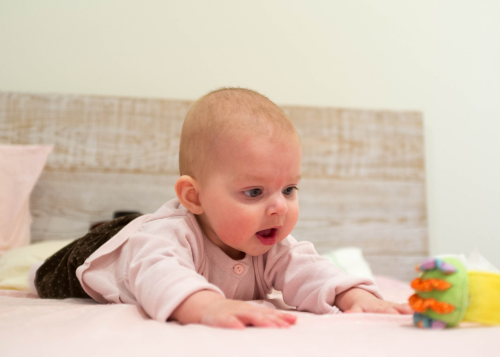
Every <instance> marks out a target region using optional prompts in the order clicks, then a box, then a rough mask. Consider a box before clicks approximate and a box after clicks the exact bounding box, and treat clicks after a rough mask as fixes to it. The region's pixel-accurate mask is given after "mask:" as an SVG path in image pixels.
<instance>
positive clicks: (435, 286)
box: [411, 278, 451, 292]
mask: <svg viewBox="0 0 500 357" xmlns="http://www.w3.org/2000/svg"><path fill="white" fill-rule="evenodd" d="M411 287H412V288H413V289H415V290H417V291H424V292H428V291H432V290H439V291H444V290H448V289H449V288H451V284H450V283H449V282H447V281H444V280H440V279H427V280H424V279H422V278H416V279H414V280H413V281H412V282H411Z"/></svg>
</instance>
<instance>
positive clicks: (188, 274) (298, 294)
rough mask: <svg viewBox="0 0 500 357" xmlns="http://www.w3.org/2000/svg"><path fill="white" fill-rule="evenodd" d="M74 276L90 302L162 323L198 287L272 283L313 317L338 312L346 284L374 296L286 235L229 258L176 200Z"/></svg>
mask: <svg viewBox="0 0 500 357" xmlns="http://www.w3.org/2000/svg"><path fill="white" fill-rule="evenodd" d="M76 275H77V277H78V279H79V280H80V283H81V284H82V287H83V288H84V290H85V291H86V292H87V294H89V295H90V296H91V297H92V298H93V299H94V300H96V301H98V302H101V303H124V304H135V305H140V306H142V307H143V308H144V310H145V311H146V313H147V314H148V315H149V316H150V317H152V318H153V319H155V320H158V321H166V320H167V319H168V317H169V316H170V315H171V314H172V312H173V311H174V310H175V309H176V308H177V306H178V305H179V304H180V303H182V301H184V299H186V298H187V297H188V296H190V295H191V294H193V293H195V292H197V291H201V290H211V291H214V292H217V293H220V294H222V295H224V296H225V297H226V298H228V299H237V300H256V299H265V298H266V295H267V294H268V293H270V292H271V290H272V288H274V289H276V290H278V291H282V292H283V300H284V302H285V303H286V304H288V305H291V306H296V307H297V310H299V311H309V312H313V313H317V314H328V313H337V312H339V310H338V308H337V307H335V306H333V303H334V302H335V295H336V294H339V293H341V292H343V291H345V290H347V289H349V288H352V287H358V288H362V289H365V290H367V291H369V292H370V293H373V294H374V295H376V296H377V297H381V296H380V293H379V292H378V289H377V287H376V286H375V284H374V283H373V282H371V281H370V280H368V279H365V278H360V277H355V276H352V275H348V274H346V273H344V272H343V271H342V270H340V269H339V268H337V267H336V266H335V265H333V263H331V262H330V261H329V260H328V259H326V258H323V257H320V256H319V255H318V254H317V253H316V251H315V250H314V247H313V245H312V244H311V243H309V242H297V241H296V240H295V239H294V238H293V237H292V236H288V237H287V238H286V239H284V240H283V241H281V242H279V243H277V244H276V245H274V246H273V247H272V248H271V250H270V251H269V252H267V253H266V254H264V255H261V256H256V257H254V256H250V255H248V254H247V255H246V256H245V258H243V259H241V260H233V259H232V258H230V257H229V256H227V255H226V254H225V253H224V252H223V251H222V250H221V249H220V248H219V247H217V246H216V245H215V244H214V243H212V242H211V241H210V240H209V239H208V238H207V237H206V236H205V234H204V233H203V232H202V230H201V229H200V227H199V225H198V223H197V221H196V218H195V217H194V216H193V214H191V213H190V212H189V211H188V210H187V209H186V208H184V207H183V206H182V205H181V204H180V203H179V201H178V200H177V199H173V200H171V201H168V202H167V203H165V204H164V205H163V206H162V207H160V209H159V210H158V211H156V212H155V213H153V214H149V215H144V216H141V217H139V218H137V219H135V220H134V221H132V222H130V223H129V224H128V225H127V226H126V227H125V228H123V229H122V230H121V231H120V232H119V233H118V234H117V235H115V236H114V237H113V238H112V239H110V240H109V241H108V242H107V243H105V244H104V245H103V246H102V247H100V248H99V249H98V250H96V251H95V252H94V253H93V254H92V255H91V256H90V257H89V258H88V259H87V260H86V261H85V263H84V264H83V265H82V266H80V267H79V268H78V269H77V271H76Z"/></svg>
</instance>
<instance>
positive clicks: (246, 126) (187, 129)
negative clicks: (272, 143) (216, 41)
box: [179, 87, 299, 179]
mask: <svg viewBox="0 0 500 357" xmlns="http://www.w3.org/2000/svg"><path fill="white" fill-rule="evenodd" d="M270 128H273V129H277V130H278V131H279V132H282V133H289V134H292V135H293V136H295V138H296V139H297V140H299V136H298V133H297V130H296V129H295V126H294V125H293V123H292V121H291V120H290V118H288V116H287V115H286V114H285V112H283V110H281V108H279V107H278V106H277V105H276V104H274V103H273V102H272V101H271V100H269V99H268V98H267V97H266V96H264V95H262V94H260V93H258V92H256V91H253V90H251V89H246V88H237V87H223V88H219V89H216V90H214V91H211V92H209V93H207V94H206V95H204V96H203V97H201V98H200V99H198V100H197V101H196V102H195V103H194V104H193V106H192V107H191V109H190V110H189V112H188V113H187V115H186V118H185V120H184V124H183V126H182V133H181V140H180V148H179V171H180V174H181V175H189V176H191V177H193V178H195V179H198V177H199V176H201V174H202V172H203V171H204V168H205V167H206V166H207V165H208V164H209V162H210V155H211V153H212V150H211V147H212V146H213V144H214V143H215V142H216V140H218V139H221V138H222V137H223V136H224V135H242V134H254V135H260V136H262V135H264V136H265V135H269V132H270Z"/></svg>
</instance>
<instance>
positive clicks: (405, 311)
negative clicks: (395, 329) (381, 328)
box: [394, 304, 413, 315]
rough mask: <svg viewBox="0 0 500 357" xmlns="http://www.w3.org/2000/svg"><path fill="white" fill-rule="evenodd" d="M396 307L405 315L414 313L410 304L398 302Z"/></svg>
mask: <svg viewBox="0 0 500 357" xmlns="http://www.w3.org/2000/svg"><path fill="white" fill-rule="evenodd" d="M394 309H395V310H396V311H397V312H398V313H400V314H403V315H410V314H413V310H412V309H411V307H410V305H408V304H397V305H395V306H394Z"/></svg>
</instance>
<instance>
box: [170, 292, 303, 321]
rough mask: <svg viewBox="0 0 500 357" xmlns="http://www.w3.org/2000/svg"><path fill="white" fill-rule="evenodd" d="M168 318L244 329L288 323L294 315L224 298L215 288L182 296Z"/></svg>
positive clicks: (294, 317) (293, 318)
mask: <svg viewBox="0 0 500 357" xmlns="http://www.w3.org/2000/svg"><path fill="white" fill-rule="evenodd" d="M170 319H171V320H176V321H178V322H180V323H181V324H191V323H195V324H196V323H198V324H203V325H208V326H214V327H225V328H235V329H243V328H245V326H257V327H289V326H290V325H293V324H294V323H295V321H296V320H297V317H296V316H294V315H291V314H287V313H284V312H280V311H277V310H274V309H268V308H263V307H256V306H252V305H250V304H247V303H246V302H243V301H237V300H230V299H225V298H224V297H223V296H222V295H220V294H218V293H216V292H213V291H208V290H203V291H198V292H196V293H194V294H192V295H191V296H189V297H188V298H187V299H186V300H184V301H183V302H182V303H181V304H180V305H179V306H178V307H177V308H176V309H175V310H174V312H173V313H172V315H170Z"/></svg>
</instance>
